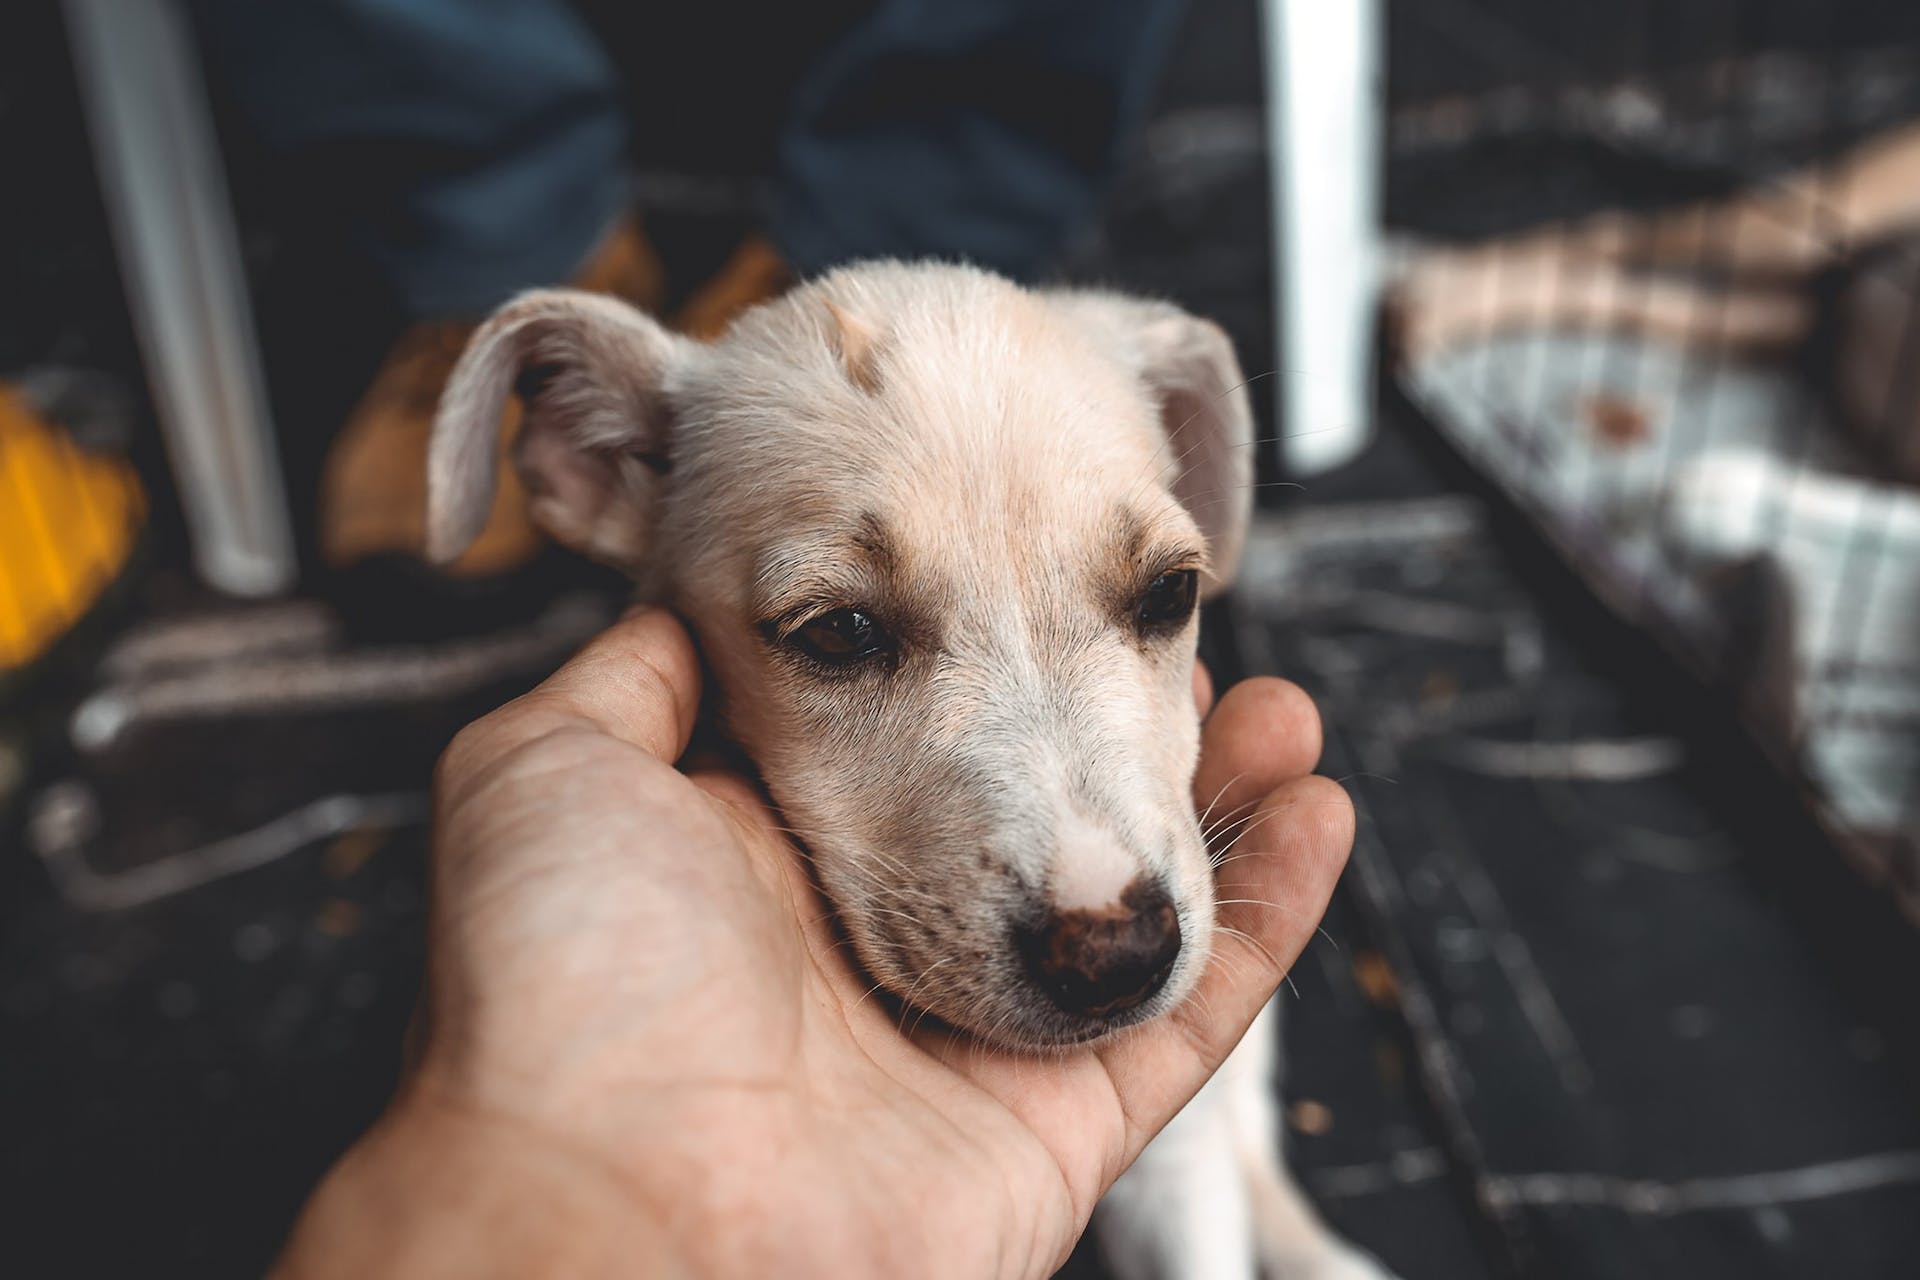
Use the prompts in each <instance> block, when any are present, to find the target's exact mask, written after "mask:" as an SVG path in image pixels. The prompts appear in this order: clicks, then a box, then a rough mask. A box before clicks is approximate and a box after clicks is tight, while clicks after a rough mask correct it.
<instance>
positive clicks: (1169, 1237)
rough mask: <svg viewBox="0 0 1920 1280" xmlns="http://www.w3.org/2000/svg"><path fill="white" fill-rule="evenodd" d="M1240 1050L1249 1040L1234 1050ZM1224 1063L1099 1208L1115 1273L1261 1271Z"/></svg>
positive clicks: (1226, 1279) (1235, 1279)
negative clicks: (1256, 1252)
mask: <svg viewBox="0 0 1920 1280" xmlns="http://www.w3.org/2000/svg"><path fill="white" fill-rule="evenodd" d="M1256 1029H1257V1024H1256ZM1241 1052H1244V1046H1243V1048H1242V1049H1239V1050H1235V1052H1234V1056H1235V1057H1237V1056H1239V1054H1240V1053H1241ZM1227 1071H1228V1068H1226V1067H1222V1068H1221V1071H1220V1072H1219V1074H1217V1075H1215V1076H1214V1078H1213V1079H1212V1080H1209V1081H1208V1082H1207V1084H1206V1086H1205V1087H1204V1088H1202V1089H1201V1090H1200V1093H1199V1095H1198V1096H1196V1097H1195V1098H1194V1100H1193V1101H1192V1102H1190V1103H1188V1104H1187V1106H1186V1109H1185V1110H1184V1111H1182V1112H1181V1113H1180V1114H1179V1115H1177V1116H1175V1117H1174V1118H1173V1123H1171V1124H1169V1125H1168V1126H1167V1127H1166V1128H1165V1129H1163V1130H1161V1131H1160V1136H1159V1137H1157V1138H1155V1139H1154V1140H1153V1141H1152V1142H1150V1143H1149V1144H1147V1149H1146V1150H1145V1151H1142V1152H1141V1153H1140V1158H1139V1159H1138V1160H1136V1161H1134V1164H1133V1167H1132V1168H1131V1169H1128V1170H1127V1171H1126V1172H1125V1173H1124V1174H1122V1175H1121V1176H1120V1180H1119V1181H1118V1182H1116V1183H1114V1184H1113V1189H1112V1190H1110V1191H1108V1192H1107V1195H1106V1198H1105V1199H1104V1200H1102V1201H1101V1202H1100V1205H1099V1208H1098V1209H1096V1210H1095V1212H1094V1220H1093V1225H1094V1232H1095V1238H1096V1239H1097V1240H1098V1241H1099V1244H1100V1252H1101V1256H1102V1257H1103V1258H1104V1259H1105V1260H1106V1263H1107V1269H1108V1270H1109V1271H1110V1272H1111V1273H1112V1274H1113V1275H1114V1276H1115V1277H1116V1278H1117V1280H1254V1278H1255V1277H1256V1276H1257V1275H1258V1274H1259V1272H1258V1268H1257V1267H1256V1266H1255V1264H1254V1257H1253V1223H1252V1217H1251V1214H1250V1212H1249V1205H1248V1202H1247V1190H1248V1182H1247V1177H1246V1173H1245V1171H1244V1169H1243V1168H1242V1165H1241V1160H1240V1155H1239V1152H1238V1149H1237V1144H1236V1143H1235V1141H1234V1133H1233V1123H1234V1116H1233V1108H1232V1107H1231V1106H1230V1105H1229V1102H1230V1100H1231V1099H1230V1096H1229V1093H1230V1085H1231V1083H1232V1082H1231V1081H1230V1080H1229V1079H1228V1078H1227Z"/></svg>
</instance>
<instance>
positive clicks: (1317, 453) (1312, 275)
mask: <svg viewBox="0 0 1920 1280" xmlns="http://www.w3.org/2000/svg"><path fill="white" fill-rule="evenodd" d="M1261 8H1262V12H1263V21H1264V26H1265V39H1266V58H1265V64H1266V80H1267V125H1268V130H1267V132H1268V140H1269V141H1268V146H1269V169H1270V171H1271V173H1272V183H1273V282H1274V322H1275V324H1276V326H1277V327H1278V331H1279V333H1278V337H1279V341H1278V359H1277V363H1278V365H1279V369H1280V375H1279V377H1278V379H1277V381H1278V383H1279V388H1278V392H1277V404H1276V408H1277V410H1278V412H1277V415H1276V416H1277V430H1278V431H1279V432H1280V434H1281V437H1282V438H1281V441H1280V449H1279V455H1280V461H1281V465H1282V467H1283V468H1284V469H1285V470H1286V471H1287V472H1288V473H1289V474H1293V475H1311V474H1313V473H1315V472H1319V471H1325V470H1327V469H1329V468H1331V467H1336V466H1338V465H1340V464H1341V463H1343V462H1345V461H1347V460H1348V459H1350V458H1352V457H1353V456H1354V455H1355V454H1356V453H1358V452H1359V451H1360V449H1361V448H1362V447H1363V446H1364V445H1365V444H1366V442H1367V439H1368V437H1369V435H1370V433H1371V427H1372V416H1373V415H1372V408H1373V406H1372V395H1371V390H1372V377H1371V367H1370V366H1371V361H1372V356H1373V335H1374V316H1375V303H1376V298H1377V292H1378V283H1379V281H1378V272H1379V217H1380V213H1379V209H1380V198H1379V182H1380V164H1381V154H1382V139H1383V135H1384V129H1383V118H1384V113H1383V111H1382V107H1381V89H1382V86H1381V84H1380V83H1379V72H1380V48H1381V43H1382V36H1383V29H1382V26H1381V12H1380V0H1263V3H1262V6H1261Z"/></svg>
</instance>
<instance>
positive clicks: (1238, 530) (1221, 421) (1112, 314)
mask: <svg viewBox="0 0 1920 1280" xmlns="http://www.w3.org/2000/svg"><path fill="white" fill-rule="evenodd" d="M1049 297H1050V300H1051V301H1052V303H1053V304H1054V305H1055V306H1056V307H1058V308H1060V309H1061V310H1062V311H1063V312H1064V313H1065V314H1067V315H1068V316H1069V317H1070V318H1071V319H1072V320H1073V321H1074V322H1076V323H1078V324H1081V325H1083V326H1084V327H1085V328H1086V329H1087V330H1088V331H1089V332H1091V333H1092V334H1093V335H1094V336H1095V339H1096V340H1097V341H1098V342H1100V343H1101V345H1102V346H1104V347H1106V348H1107V349H1108V350H1110V351H1112V352H1113V353H1114V354H1115V355H1116V356H1117V357H1118V358H1119V359H1120V361H1121V362H1122V363H1123V364H1125V365H1126V366H1128V367H1129V368H1131V369H1133V370H1135V371H1136V372H1137V373H1138V374H1139V376H1140V379H1141V381H1143V382H1144V383H1146V386H1147V390H1148V391H1149V392H1150V393H1152V395H1153V397H1154V399H1155V401H1156V402H1157V403H1158V404H1159V407H1160V421H1161V423H1162V425H1163V426H1164V427H1165V429H1166V432H1167V442H1166V447H1165V450H1164V458H1165V464H1166V466H1167V467H1168V468H1169V470H1174V469H1176V468H1177V471H1175V476H1174V480H1173V486H1172V487H1173V494H1174V497H1176V498H1178V499H1179V500H1180V502H1181V505H1183V506H1185V507H1186V509H1187V512H1188V514H1190V515H1191V516H1192V517H1193V519H1194V523H1195V524H1198V525H1199V526H1200V532H1201V533H1202V534H1204V535H1205V536H1206V539H1207V557H1208V559H1209V560H1211V561H1212V562H1213V568H1212V574H1211V577H1210V580H1209V581H1208V582H1207V584H1206V586H1205V588H1204V589H1203V591H1202V593H1201V594H1202V595H1204V596H1213V595H1217V594H1219V593H1220V592H1221V591H1223V590H1224V589H1225V588H1226V587H1227V586H1228V585H1229V584H1230V583H1231V582H1232V581H1233V577H1234V574H1235V572H1236V571H1237V570H1238V568H1239V565H1240V552H1241V549H1242V548H1243V547H1244V546H1245V545H1246V540H1247V522H1248V520H1249V519H1250V518H1251V516H1252V514H1253V406H1252V404H1251V402H1250V401H1249V400H1248V397H1247V388H1246V379H1245V377H1244V376H1243V375H1242V374H1241V372H1240V361H1239V359H1238V358H1237V357H1236V356H1235V355H1234V353H1233V342H1232V340H1230V339H1229V338H1228V337H1227V335H1226V333H1225V332H1224V331H1223V330H1222V329H1221V328H1220V326H1219V325H1217V324H1214V323H1212V322H1211V321H1207V320H1202V319H1201V318H1200V317H1198V316H1196V315H1192V314H1190V313H1189V312H1186V311H1182V310H1181V309H1180V308H1179V307H1176V306H1174V305H1173V304H1172V303H1168V302H1152V301H1147V300H1145V299H1140V298H1127V297H1122V296H1120V295H1119V294H1111V293H1095V292H1083V291H1074V290H1066V291H1060V292H1056V293H1053V294H1050V295H1049Z"/></svg>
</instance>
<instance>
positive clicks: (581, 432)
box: [427, 289, 696, 573]
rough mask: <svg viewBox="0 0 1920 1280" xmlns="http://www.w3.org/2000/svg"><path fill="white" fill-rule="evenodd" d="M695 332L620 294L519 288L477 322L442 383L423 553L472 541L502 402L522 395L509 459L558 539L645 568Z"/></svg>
mask: <svg viewBox="0 0 1920 1280" xmlns="http://www.w3.org/2000/svg"><path fill="white" fill-rule="evenodd" d="M695 350H696V344H695V343H693V342H691V341H689V340H688V339H686V338H682V337H679V336H677V335H675V334H671V333H668V332H667V331H666V330H665V329H662V328H661V327H660V326H659V325H658V324H656V323H655V322H654V321H652V320H651V319H649V318H648V317H646V316H644V315H641V314H640V313H639V312H638V311H635V310H634V309H633V308H632V307H629V306H627V305H626V304H625V303H623V302H619V301H616V300H615V299H613V298H608V297H602V296H600V295H597V294H588V293H578V292H575V291H572V290H568V289H545V290H539V291H536V292H533V293H526V294H522V295H521V296H520V297H518V298H515V299H514V300H513V301H512V302H509V303H507V304H506V305H505V306H503V307H501V308H500V309H499V310H498V311H496V312H494V313H493V315H492V316H490V317H489V318H488V319H487V322H486V323H485V324H483V325H481V326H480V328H479V330H478V331H477V332H475V334H474V335H473V338H472V340H471V341H470V342H468V344H467V349H466V351H465V352H464V353H462V355H461V356H460V361H459V363H458V364H456V365H455V366H454V369H453V374H452V376H451V377H450V378H449V379H448V381H447V387H446V390H445V391H443V392H442V393H441V396H440V409H439V413H438V415H437V416H436V418H435V420H434V426H433V440H432V443H431V445H430V446H429V448H428V453H427V554H428V556H429V558H431V559H432V560H434V561H435V562H436V563H441V564H445V563H448V562H450V561H452V560H453V559H455V558H456V557H458V556H459V555H460V553H461V552H462V551H464V550H466V548H467V546H468V544H470V543H471V542H472V541H473V540H474V539H475V538H476V537H478V536H479V534H480V530H481V528H482V527H483V526H484V525H485V524H486V521H487V513H488V511H489V510H490V509H491V508H492V506H493V497H494V468H495V462H494V458H495V452H496V448H497V439H498V434H499V431H500V423H501V413H502V411H503V410H504V409H505V407H506V403H507V398H508V397H509V396H510V395H513V394H515V393H517V394H519V396H520V397H521V400H522V401H523V402H524V404H525V407H526V415H525V418H524V419H523V421H522V423H521V427H520V436H519V439H518V441H517V442H516V445H515V448H514V461H515V463H516V464H517V465H518V467H519V470H520V474H521V476H522V478H523V479H524V480H525V481H526V485H527V490H528V494H529V496H530V499H531V501H530V505H529V510H530V512H531V514H532V516H533V519H534V522H535V523H536V524H538V525H539V526H540V527H541V528H543V529H545V530H546V531H547V532H548V533H549V534H550V535H552V537H553V538H554V539H555V540H556V541H558V542H560V543H561V544H562V545H563V546H568V547H571V548H573V549H574V550H576V551H579V552H582V553H583V554H585V555H588V556H591V557H592V558H594V559H596V560H599V561H602V562H603V563H606V564H611V565H614V566H616V567H618V568H621V569H624V570H626V571H627V572H629V573H637V572H638V571H639V570H640V568H641V567H642V565H643V564H644V561H645V558H646V552H647V549H648V543H649V541H650V539H651V536H652V532H653V523H654V518H655V515H656V513H657V512H656V509H657V507H658V505H659V499H660V496H661V492H662V489H663V486H664V483H665V472H666V470H667V457H668V454H669V452H670V445H671V436H672V430H673V410H672V406H671V404H670V403H669V400H670V397H669V395H668V391H667V388H668V386H669V384H670V383H671V381H672V378H673V375H674V373H675V371H676V370H677V369H678V368H679V367H680V366H681V365H683V364H684V363H685V362H686V361H688V360H689V359H691V358H692V353H693V352H694V351H695Z"/></svg>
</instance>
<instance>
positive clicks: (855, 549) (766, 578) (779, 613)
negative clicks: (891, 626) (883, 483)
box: [752, 511, 899, 620]
mask: <svg viewBox="0 0 1920 1280" xmlns="http://www.w3.org/2000/svg"><path fill="white" fill-rule="evenodd" d="M898 564H899V553H898V552H897V551H896V550H895V546H894V541H893V539H892V537H891V536H890V535H889V534H888V532H887V527H886V524H885V522H884V521H882V520H881V519H880V518H879V517H878V516H877V515H875V514H874V513H872V512H870V511H868V512H862V513H861V514H860V515H859V516H858V517H856V518H854V519H853V520H850V521H848V522H846V523H845V524H841V525H837V526H828V527H826V528H822V529H817V530H811V531H809V532H807V533H805V534H801V535H798V536H796V537H794V538H793V539H791V540H790V541H784V542H780V543H776V544H774V545H773V546H772V547H769V548H768V549H767V550H765V551H763V552H762V553H761V555H760V558H759V563H758V564H757V565H756V566H755V571H754V581H753V593H752V596H753V609H754V613H755V615H756V616H757V617H759V618H761V619H762V620H773V619H779V618H782V617H785V616H786V615H788V614H791V613H793V612H794V611H796V610H799V609H804V608H806V607H808V606H809V605H814V604H818V603H820V602H821V601H822V600H823V599H832V598H835V597H847V599H846V601H845V603H849V604H851V603H858V602H859V597H861V596H864V595H868V594H871V593H873V592H875V591H877V590H878V589H879V588H880V586H881V585H882V584H883V583H885V582H886V581H887V580H888V579H890V578H891V577H892V576H893V574H894V573H895V571H896V570H897V568H898Z"/></svg>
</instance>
